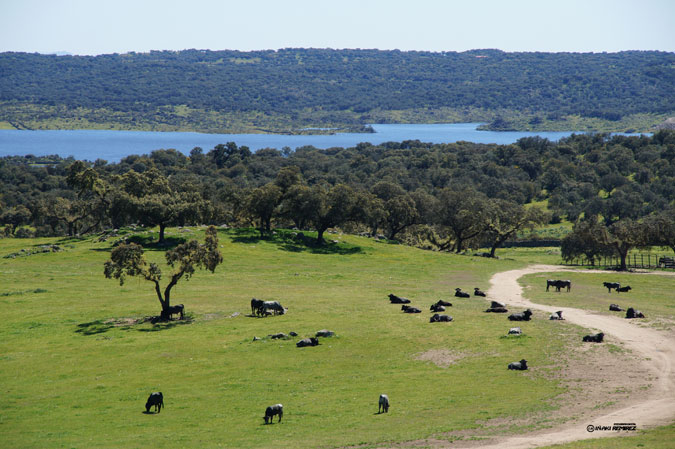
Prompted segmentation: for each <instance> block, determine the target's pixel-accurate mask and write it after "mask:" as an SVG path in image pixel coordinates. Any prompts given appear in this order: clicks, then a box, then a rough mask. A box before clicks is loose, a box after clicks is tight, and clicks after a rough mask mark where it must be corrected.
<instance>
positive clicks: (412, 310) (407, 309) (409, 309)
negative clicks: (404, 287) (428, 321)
mask: <svg viewBox="0 0 675 449" xmlns="http://www.w3.org/2000/svg"><path fill="white" fill-rule="evenodd" d="M401 310H402V311H404V312H405V313H422V311H421V310H420V309H418V308H417V307H411V306H406V305H402V306H401Z"/></svg>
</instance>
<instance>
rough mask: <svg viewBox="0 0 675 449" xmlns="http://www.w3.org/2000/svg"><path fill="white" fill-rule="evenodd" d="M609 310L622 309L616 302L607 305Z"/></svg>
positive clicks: (619, 310)
mask: <svg viewBox="0 0 675 449" xmlns="http://www.w3.org/2000/svg"><path fill="white" fill-rule="evenodd" d="M609 310H611V311H612V312H623V310H624V309H622V308H621V307H619V305H618V304H610V305H609Z"/></svg>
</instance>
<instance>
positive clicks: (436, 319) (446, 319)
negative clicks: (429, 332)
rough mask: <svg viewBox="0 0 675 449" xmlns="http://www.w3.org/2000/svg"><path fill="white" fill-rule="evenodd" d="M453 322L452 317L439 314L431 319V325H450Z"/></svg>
mask: <svg viewBox="0 0 675 449" xmlns="http://www.w3.org/2000/svg"><path fill="white" fill-rule="evenodd" d="M450 321H452V317H451V316H450V315H439V314H438V313H435V314H434V315H433V316H432V317H431V318H429V322H430V323H441V322H445V323H449V322H450Z"/></svg>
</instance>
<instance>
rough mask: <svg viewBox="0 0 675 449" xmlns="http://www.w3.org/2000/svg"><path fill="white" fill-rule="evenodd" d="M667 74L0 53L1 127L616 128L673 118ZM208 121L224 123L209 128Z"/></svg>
mask: <svg viewBox="0 0 675 449" xmlns="http://www.w3.org/2000/svg"><path fill="white" fill-rule="evenodd" d="M674 65H675V54H673V53H666V52H654V51H628V52H620V53H506V52H502V51H498V50H475V51H468V52H463V53H456V52H443V53H431V52H401V51H381V50H330V49H323V50H322V49H283V50H278V51H272V50H270V51H253V52H239V51H202V50H185V51H180V52H173V51H153V52H150V53H127V54H111V55H101V56H52V55H40V54H27V53H2V54H0V102H2V108H0V109H2V110H4V111H5V112H4V114H2V116H1V117H0V120H5V121H9V122H12V121H13V120H14V121H15V122H16V121H17V120H19V119H18V118H17V117H20V118H22V119H26V118H33V119H36V120H38V119H40V120H47V119H49V117H50V115H53V116H54V117H55V118H58V117H57V116H58V115H59V114H64V115H66V114H71V115H73V116H74V117H75V116H77V113H79V114H80V115H81V116H82V118H84V119H87V120H90V121H94V122H95V121H104V120H105V119H106V116H107V118H108V119H109V120H113V119H115V117H116V118H117V119H119V120H127V121H129V123H128V125H129V126H132V124H133V123H131V122H133V121H134V120H137V121H139V122H141V121H147V122H153V121H154V122H156V123H165V124H170V123H173V122H175V123H177V124H178V123H191V124H192V125H193V127H194V128H195V129H205V128H208V127H214V126H215V127H218V126H220V127H225V128H227V126H228V123H227V120H228V119H227V117H229V118H230V119H232V120H234V121H236V120H238V118H241V117H246V121H247V124H248V125H249V126H252V127H255V126H256V125H258V126H259V127H262V126H264V125H266V124H267V125H269V124H270V123H274V119H273V118H274V117H280V118H279V120H280V121H281V122H283V123H295V122H297V123H304V124H308V123H312V124H317V125H320V124H322V123H343V124H344V123H347V124H365V123H379V122H384V121H387V120H390V121H410V120H415V119H423V120H427V121H435V120H434V118H436V119H441V120H442V119H444V118H446V119H447V117H448V114H454V115H453V116H454V117H456V118H458V119H461V118H462V117H464V118H467V117H468V118H472V117H473V118H476V117H481V116H482V117H496V115H495V114H497V115H498V114H499V112H500V111H519V113H526V114H527V115H528V116H530V117H531V122H532V123H534V124H536V123H538V122H541V121H542V120H555V119H556V118H559V117H563V116H568V115H579V116H583V117H588V118H601V119H603V120H609V121H617V120H620V119H622V118H623V117H625V116H627V115H631V114H641V113H646V114H670V113H672V112H673V111H674V110H675V108H674V106H673V105H674V104H675V70H673V66H674ZM19 106H21V107H23V109H22V108H20V107H19ZM29 106H30V107H29ZM36 106H37V107H38V108H37V109H31V108H35V107H36ZM17 108H18V109H17ZM50 108H56V109H50ZM58 108H64V109H61V110H59V109H58ZM77 108H81V109H79V110H78V111H77V113H75V112H74V111H75V110H77ZM12 111H13V112H12ZM442 111H445V112H442ZM448 111H453V112H448ZM19 112H21V114H23V115H21V114H20V113H19ZM507 113H508V112H507ZM12 114H14V117H13V116H12ZM101 114H103V117H101ZM120 114H121V116H120ZM214 114H216V115H217V114H224V115H222V117H226V118H222V117H221V118H222V121H221V122H219V123H216V122H217V121H218V120H215V119H214ZM237 114H241V117H237ZM256 114H260V116H256ZM435 114H437V115H436V117H435ZM444 114H445V115H444ZM270 117H272V118H270ZM212 120H215V122H214V123H211V122H210V121H212ZM494 121H495V123H494V126H495V127H496V128H500V127H501V128H504V126H505V121H506V124H507V125H508V117H501V116H499V117H497V118H495V120H494ZM283 123H282V124H283ZM71 125H72V124H71ZM73 126H75V125H73Z"/></svg>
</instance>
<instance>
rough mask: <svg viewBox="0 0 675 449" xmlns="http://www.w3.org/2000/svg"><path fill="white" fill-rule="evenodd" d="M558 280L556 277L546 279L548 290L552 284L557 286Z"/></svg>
mask: <svg viewBox="0 0 675 449" xmlns="http://www.w3.org/2000/svg"><path fill="white" fill-rule="evenodd" d="M557 282H558V281H557V280H554V279H546V291H548V288H549V287H551V286H553V287H555V285H556V283H557Z"/></svg>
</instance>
